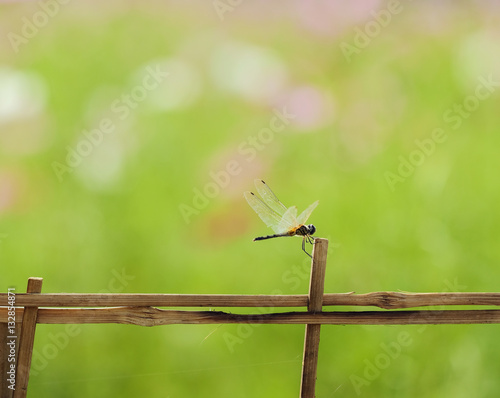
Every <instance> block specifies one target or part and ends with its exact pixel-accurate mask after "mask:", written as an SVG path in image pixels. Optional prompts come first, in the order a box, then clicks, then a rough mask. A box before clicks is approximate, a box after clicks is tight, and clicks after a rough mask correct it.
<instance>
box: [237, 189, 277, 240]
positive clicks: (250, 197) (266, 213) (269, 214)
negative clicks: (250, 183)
mask: <svg viewBox="0 0 500 398" xmlns="http://www.w3.org/2000/svg"><path fill="white" fill-rule="evenodd" d="M243 195H244V196H245V199H246V200H247V202H248V204H249V205H250V207H251V208H252V209H253V210H254V211H255V212H256V213H257V215H258V216H259V217H260V219H261V220H262V221H264V223H265V224H266V225H267V226H268V227H271V228H272V229H273V231H274V232H275V233H280V231H279V225H280V223H281V218H282V217H281V216H280V215H279V214H278V213H276V212H275V211H274V210H273V209H271V208H270V207H269V206H268V205H266V204H265V203H264V202H263V201H262V200H260V198H258V197H257V196H256V195H255V194H254V193H253V192H245V193H244V194H243Z"/></svg>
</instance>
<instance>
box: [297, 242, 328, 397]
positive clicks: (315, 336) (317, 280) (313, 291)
mask: <svg viewBox="0 0 500 398" xmlns="http://www.w3.org/2000/svg"><path fill="white" fill-rule="evenodd" d="M327 255H328V240H327V239H320V238H317V239H315V240H314V248H313V255H312V263H311V279H310V282H309V302H308V305H307V309H308V311H309V312H312V313H318V312H321V310H322V309H323V291H324V287H325V272H326V257H327ZM320 329H321V325H319V324H314V325H313V324H307V325H306V333H305V337H304V355H303V360H302V378H301V385H300V396H301V398H314V396H315V389H316V373H317V368H318V351H319V337H320Z"/></svg>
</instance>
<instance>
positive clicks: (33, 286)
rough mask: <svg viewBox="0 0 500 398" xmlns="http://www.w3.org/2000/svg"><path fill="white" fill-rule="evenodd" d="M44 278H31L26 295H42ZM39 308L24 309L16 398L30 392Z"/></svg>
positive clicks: (18, 357) (21, 397) (18, 356)
mask: <svg viewBox="0 0 500 398" xmlns="http://www.w3.org/2000/svg"><path fill="white" fill-rule="evenodd" d="M42 282H43V279H42V278H29V279H28V288H27V289H26V293H41V291H42ZM37 315H38V307H24V313H23V323H22V326H21V337H20V339H19V353H18V355H17V371H16V389H15V390H14V398H24V397H26V393H27V392H28V380H29V377H30V368H31V356H32V354H33V343H34V341H35V329H36V318H37Z"/></svg>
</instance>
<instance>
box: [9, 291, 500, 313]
mask: <svg viewBox="0 0 500 398" xmlns="http://www.w3.org/2000/svg"><path fill="white" fill-rule="evenodd" d="M308 299H309V296H308V295H307V294H296V295H237V294H236V295H232V294H142V293H135V294H133V293H132V294H126V293H105V294H99V293H41V294H36V295H35V294H27V293H18V294H16V305H18V306H22V307H24V306H36V307H118V306H139V307H277V308H278V307H306V306H307V305H308ZM6 300H7V293H0V303H3V302H6ZM442 305H476V306H477V305H488V306H500V293H497V292H493V293H487V292H475V293H468V292H467V293H466V292H445V293H402V292H372V293H364V294H355V293H354V292H349V293H326V294H324V295H323V306H324V307H325V306H357V307H359V306H366V307H379V308H384V309H397V308H416V307H429V306H442Z"/></svg>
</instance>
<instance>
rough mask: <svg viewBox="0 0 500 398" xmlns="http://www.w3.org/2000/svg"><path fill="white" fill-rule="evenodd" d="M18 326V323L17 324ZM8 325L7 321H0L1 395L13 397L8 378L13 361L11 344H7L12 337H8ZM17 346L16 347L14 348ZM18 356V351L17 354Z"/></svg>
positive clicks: (7, 397)
mask: <svg viewBox="0 0 500 398" xmlns="http://www.w3.org/2000/svg"><path fill="white" fill-rule="evenodd" d="M16 326H17V325H16ZM7 335H8V327H7V323H0V372H1V373H0V397H1V398H12V394H13V393H14V390H11V389H10V388H9V384H10V383H9V381H8V380H7V376H8V374H7V372H8V371H9V370H10V364H11V362H10V361H9V360H8V358H9V353H10V346H9V345H7V343H9V342H10V341H11V339H9V338H7ZM16 348H17V345H16V347H14V350H15V349H16ZM15 358H17V353H16V354H15Z"/></svg>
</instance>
